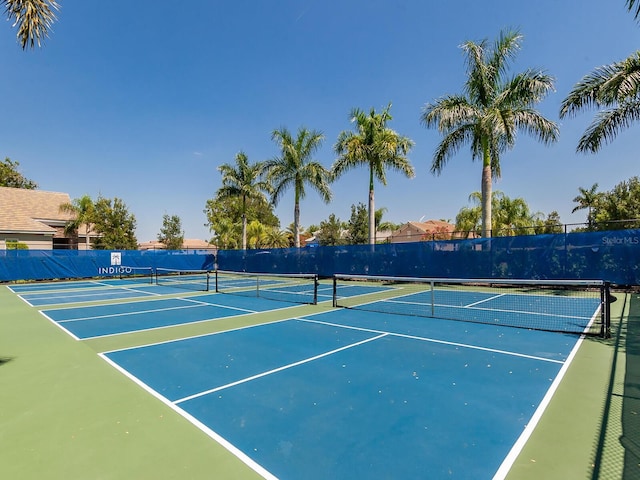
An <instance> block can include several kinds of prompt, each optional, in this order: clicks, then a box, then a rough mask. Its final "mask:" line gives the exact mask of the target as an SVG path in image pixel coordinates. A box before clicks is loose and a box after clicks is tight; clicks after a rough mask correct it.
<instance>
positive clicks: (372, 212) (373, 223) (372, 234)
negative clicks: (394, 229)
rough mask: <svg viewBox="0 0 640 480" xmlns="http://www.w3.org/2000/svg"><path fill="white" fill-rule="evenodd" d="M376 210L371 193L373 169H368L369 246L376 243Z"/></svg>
mask: <svg viewBox="0 0 640 480" xmlns="http://www.w3.org/2000/svg"><path fill="white" fill-rule="evenodd" d="M375 215H376V210H375V200H374V193H373V167H372V166H370V167H369V245H373V244H375V242H376V235H375V231H376V217H375Z"/></svg>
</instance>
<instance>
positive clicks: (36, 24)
mask: <svg viewBox="0 0 640 480" xmlns="http://www.w3.org/2000/svg"><path fill="white" fill-rule="evenodd" d="M0 1H1V2H2V3H3V4H4V6H5V14H6V15H7V17H8V19H9V21H13V22H14V24H13V26H14V27H15V26H17V27H18V34H17V36H18V41H19V42H20V45H21V46H22V49H23V50H24V49H26V48H27V47H31V48H33V47H34V46H35V44H36V43H37V44H38V46H40V44H41V41H43V40H44V38H45V37H48V36H49V29H50V28H51V25H52V24H53V22H54V21H55V20H56V15H55V13H54V10H58V9H59V8H60V7H59V6H58V4H57V3H56V2H55V1H54V0H0Z"/></svg>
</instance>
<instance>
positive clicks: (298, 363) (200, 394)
mask: <svg viewBox="0 0 640 480" xmlns="http://www.w3.org/2000/svg"><path fill="white" fill-rule="evenodd" d="M387 335H388V334H387V333H383V334H381V335H377V336H375V337H371V338H367V339H365V340H362V341H360V342H356V343H352V344H350V345H345V346H344V347H340V348H336V349H335V350H330V351H328V352H325V353H321V354H320V355H316V356H314V357H309V358H305V359H304V360H300V361H297V362H293V363H290V364H288V365H283V366H282V367H278V368H274V369H273V370H269V371H266V372H262V373H258V374H256V375H252V376H251V377H247V378H243V379H242V380H237V381H235V382H231V383H228V384H226V385H221V386H219V387H215V388H211V389H209V390H205V391H203V392H199V393H194V394H193V395H189V396H188V397H183V398H180V399H178V400H175V401H174V402H173V403H175V404H176V405H177V404H179V403H182V402H186V401H188V400H193V399H194V398H198V397H202V396H205V395H209V394H210V393H214V392H219V391H220V390H225V389H227V388H231V387H235V386H236V385H240V384H242V383H246V382H250V381H252V380H255V379H257V378H261V377H266V376H267V375H272V374H274V373H278V372H281V371H283V370H288V369H290V368H293V367H297V366H299V365H303V364H305V363H309V362H313V361H314V360H318V359H320V358H323V357H327V356H329V355H333V354H335V353H338V352H341V351H343V350H348V349H349V348H353V347H357V346H359V345H362V344H364V343H368V342H372V341H374V340H379V339H380V338H383V337H386V336H387Z"/></svg>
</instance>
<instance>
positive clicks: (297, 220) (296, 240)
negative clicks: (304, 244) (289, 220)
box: [293, 201, 300, 248]
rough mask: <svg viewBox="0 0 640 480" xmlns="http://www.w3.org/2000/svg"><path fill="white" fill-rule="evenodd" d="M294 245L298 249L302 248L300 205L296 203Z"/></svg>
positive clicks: (294, 211)
mask: <svg viewBox="0 0 640 480" xmlns="http://www.w3.org/2000/svg"><path fill="white" fill-rule="evenodd" d="M293 230H294V232H293V244H294V245H295V247H296V248H300V235H299V231H300V203H299V202H298V201H296V205H295V207H294V209H293Z"/></svg>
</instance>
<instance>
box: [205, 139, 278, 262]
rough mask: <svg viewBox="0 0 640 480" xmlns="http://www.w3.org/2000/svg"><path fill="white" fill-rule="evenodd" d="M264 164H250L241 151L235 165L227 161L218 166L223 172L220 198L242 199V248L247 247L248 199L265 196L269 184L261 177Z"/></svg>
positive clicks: (218, 194) (218, 196) (218, 195)
mask: <svg viewBox="0 0 640 480" xmlns="http://www.w3.org/2000/svg"><path fill="white" fill-rule="evenodd" d="M263 167H264V164H263V163H262V162H257V163H253V164H250V163H249V159H248V158H247V155H246V154H245V153H244V152H239V153H238V154H237V155H236V163H235V165H231V164H229V163H225V164H223V165H220V167H218V170H219V171H220V173H221V174H222V187H221V188H220V189H219V190H218V193H217V198H218V200H226V199H230V198H239V199H240V200H241V218H242V249H243V250H246V249H247V201H249V200H253V199H261V198H264V193H263V192H264V191H265V190H268V188H269V187H268V185H267V183H265V182H264V181H262V180H261V179H260V177H261V175H262V173H263Z"/></svg>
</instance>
